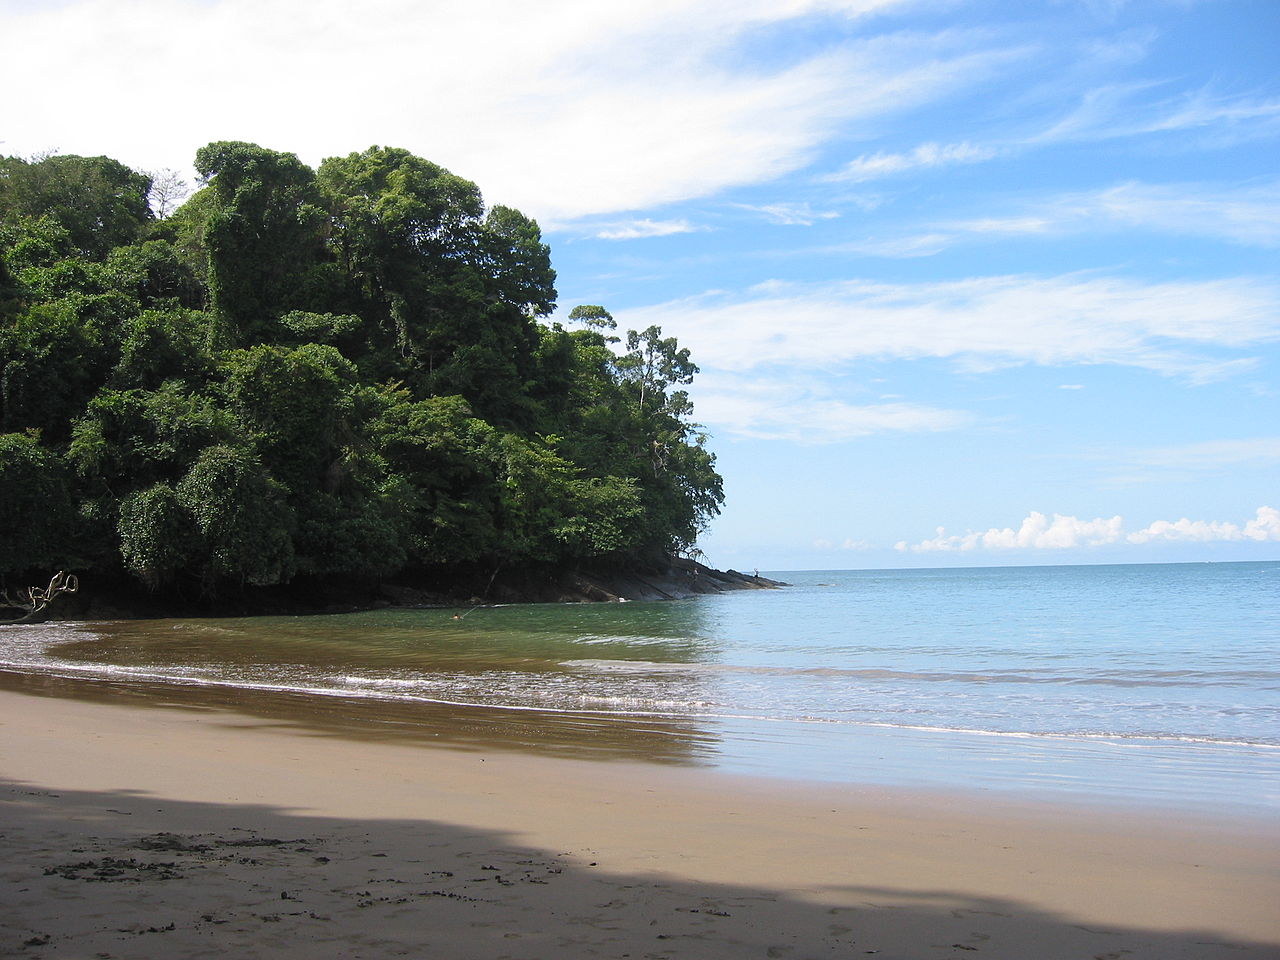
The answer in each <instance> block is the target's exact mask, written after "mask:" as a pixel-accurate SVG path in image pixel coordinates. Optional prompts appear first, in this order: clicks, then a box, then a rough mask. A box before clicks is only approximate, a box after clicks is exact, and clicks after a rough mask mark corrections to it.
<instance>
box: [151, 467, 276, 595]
mask: <svg viewBox="0 0 1280 960" xmlns="http://www.w3.org/2000/svg"><path fill="white" fill-rule="evenodd" d="M174 492H175V494H176V497H175V499H176V501H177V504H178V505H179V506H181V507H182V508H184V509H185V510H186V511H187V512H188V513H189V514H190V515H191V517H192V518H193V519H194V521H195V528H196V530H197V531H198V540H197V545H196V547H195V549H194V551H193V552H192V553H189V554H188V555H187V564H188V566H189V567H194V568H195V569H196V570H197V571H198V572H199V574H200V577H201V581H202V583H203V585H204V588H205V590H206V591H207V592H212V591H213V590H214V589H216V586H217V584H218V583H219V582H220V581H230V582H232V583H238V584H240V585H244V584H253V585H255V586H264V585H268V584H274V583H287V582H288V580H289V579H290V578H291V577H292V576H293V571H294V555H293V540H292V537H291V530H292V526H293V516H292V514H291V513H290V512H289V509H288V508H287V507H286V506H285V503H284V490H283V489H282V488H281V487H280V485H279V484H278V483H276V482H275V481H274V480H272V479H271V478H270V477H269V476H268V475H267V473H266V471H265V470H264V469H263V468H262V464H261V463H260V462H259V461H258V459H257V458H256V457H255V456H253V454H252V453H250V452H248V451H246V450H243V449H236V448H234V447H210V448H208V449H207V450H205V451H204V453H202V454H201V455H200V458H199V459H198V460H197V461H196V462H195V464H194V465H193V466H192V467H191V469H190V470H189V471H188V472H187V475H186V476H185V477H183V478H182V480H181V481H180V482H179V483H178V485H177V487H176V489H175V491H174Z"/></svg>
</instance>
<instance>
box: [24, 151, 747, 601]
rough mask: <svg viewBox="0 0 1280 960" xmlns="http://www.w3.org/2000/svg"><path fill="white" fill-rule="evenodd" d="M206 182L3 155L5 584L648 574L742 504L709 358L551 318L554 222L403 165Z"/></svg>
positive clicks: (201, 163) (217, 156) (605, 317)
mask: <svg viewBox="0 0 1280 960" xmlns="http://www.w3.org/2000/svg"><path fill="white" fill-rule="evenodd" d="M196 167H197V169H198V171H199V173H200V177H201V180H202V183H203V187H202V189H200V190H198V191H197V192H196V193H195V194H194V195H192V196H191V197H190V199H188V200H187V202H186V203H185V204H183V205H182V206H181V207H179V208H178V209H177V210H173V211H172V212H170V207H171V206H172V203H171V200H166V199H165V197H160V199H159V200H158V201H157V202H158V203H160V206H161V207H162V208H163V209H164V212H165V213H166V214H168V215H167V216H165V217H164V218H163V219H162V220H155V219H153V218H152V216H151V213H150V211H149V210H148V209H146V206H145V203H146V195H147V187H148V186H149V180H148V178H147V177H146V176H145V175H142V174H135V173H133V172H132V171H128V170H127V169H126V168H124V167H121V166H120V165H119V164H115V162H114V161H106V160H105V159H104V158H81V157H65V158H46V159H44V160H39V161H24V160H17V159H15V158H5V159H3V160H0V431H3V436H0V496H2V497H3V499H0V512H3V511H8V513H3V515H2V516H0V520H2V521H3V527H2V528H0V529H3V530H4V531H5V533H6V535H7V536H6V538H5V539H4V540H3V543H0V573H3V572H5V571H11V572H16V571H20V570H24V569H26V568H40V567H47V566H53V565H56V564H58V563H61V562H62V561H63V560H64V559H68V558H70V559H74V560H76V562H77V563H80V564H81V565H82V569H83V568H84V567H83V565H84V564H89V565H96V566H98V567H100V568H103V569H107V570H120V571H127V572H129V573H131V574H132V575H133V576H135V577H137V578H138V579H139V580H141V581H142V582H143V583H145V584H147V585H148V586H150V587H152V588H154V589H163V588H166V587H169V586H173V585H182V584H187V583H194V584H199V585H200V587H201V588H202V589H203V590H205V591H208V592H213V591H216V590H217V589H219V588H220V587H222V588H225V587H226V586H228V585H264V584H277V583H286V582H288V581H289V580H290V578H292V577H294V576H296V575H298V574H305V575H308V576H312V577H343V578H348V579H349V578H360V579H371V580H376V579H380V578H385V577H392V576H396V575H401V574H404V573H405V572H406V571H409V570H414V571H418V572H420V573H421V572H424V571H429V570H430V569H432V568H440V567H445V566H451V565H458V564H463V565H470V566H472V567H475V568H481V569H490V568H493V567H495V566H497V565H500V564H512V565H514V564H521V563H541V564H549V565H551V564H554V565H571V564H575V563H579V562H585V561H599V560H606V561H608V562H612V563H625V562H628V561H634V560H637V559H643V560H652V559H659V558H661V557H663V556H664V555H666V554H668V553H670V552H671V551H674V550H680V549H686V548H689V547H691V546H692V545H693V542H694V539H695V538H696V536H697V535H698V533H699V532H700V531H701V530H702V528H703V527H704V525H705V524H706V522H707V521H708V520H709V519H710V518H711V517H713V516H714V515H715V514H716V512H717V511H718V510H719V506H720V503H721V502H722V500H723V492H722V490H721V484H720V478H719V476H718V475H717V474H716V472H715V469H714V465H715V458H714V457H713V456H712V455H711V454H710V453H709V452H708V451H707V450H706V449H705V447H704V438H703V436H702V435H701V434H700V433H699V431H698V427H697V425H696V424H694V423H692V422H691V420H690V417H691V413H692V408H691V406H690V404H689V401H688V396H687V395H686V394H685V393H684V392H683V391H682V390H679V389H677V388H678V387H679V386H682V385H684V384H687V383H689V382H690V380H691V379H692V377H693V375H694V374H695V373H696V372H697V367H696V366H695V365H694V364H693V362H692V360H691V359H690V357H689V351H688V350H687V349H682V348H681V347H680V346H679V344H678V343H677V342H676V341H675V339H674V338H671V337H663V336H662V331H661V330H660V329H658V328H656V327H651V328H649V329H648V330H645V331H642V332H639V333H637V332H635V331H630V332H629V333H628V334H627V335H626V340H625V342H623V341H622V340H620V338H619V337H617V336H613V335H612V333H611V331H613V330H614V329H615V328H616V324H615V322H614V320H613V317H612V316H611V315H610V313H609V312H608V311H607V310H606V309H605V308H604V307H602V306H599V305H583V306H579V307H575V308H574V309H573V310H572V311H571V312H570V314H569V318H568V319H569V320H570V321H571V322H572V324H573V326H572V328H571V329H565V328H564V327H562V326H561V325H560V324H546V323H543V322H540V318H544V317H546V316H547V315H548V314H549V313H550V312H551V311H552V310H553V309H554V307H555V300H556V291H555V272H554V270H553V269H552V268H551V259H550V251H549V250H548V248H547V246H546V244H545V243H544V242H543V241H542V237H541V233H540V231H539V229H538V225H537V224H536V223H535V222H534V221H532V220H530V219H528V218H527V217H525V216H523V215H522V214H521V213H519V212H518V211H516V210H513V209H510V208H508V207H501V206H495V207H493V208H490V209H486V207H485V205H484V202H483V199H482V198H481V196H480V191H479V190H478V189H477V188H476V186H475V184H473V183H470V182H469V181H467V180H464V179H462V178H461V177H458V176H455V175H454V174H452V173H450V172H449V171H447V170H445V169H443V168H442V167H439V166H437V165H436V164H433V163H430V162H429V161H426V160H423V159H421V158H419V157H415V156H414V155H413V154H411V153H409V152H408V151H405V150H400V149H395V148H389V147H372V148H370V149H369V150H366V151H364V152H362V153H354V154H351V155H349V156H346V157H338V158H332V159H329V160H326V161H325V162H324V163H323V164H322V165H321V167H320V169H319V171H318V172H313V171H311V170H310V169H308V168H307V167H306V166H305V165H304V164H302V163H301V162H300V161H299V160H298V158H297V157H296V156H294V155H293V154H289V153H280V152H276V151H273V150H267V149H265V148H262V147H259V146H257V145H254V144H249V143H239V142H218V143H212V144H210V145H209V146H207V147H205V148H203V149H202V150H200V151H199V152H198V153H197V156H196ZM166 189H167V188H166ZM162 192H163V191H162ZM165 196H168V194H166V195H165ZM620 344H621V346H619V345H620ZM10 530H14V531H18V532H15V533H12V534H10V533H9V531H10Z"/></svg>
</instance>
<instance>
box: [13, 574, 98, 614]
mask: <svg viewBox="0 0 1280 960" xmlns="http://www.w3.org/2000/svg"><path fill="white" fill-rule="evenodd" d="M79 589H80V578H79V577H77V576H76V575H75V574H74V573H63V572H62V571H61V570H59V571H58V572H57V573H55V574H54V575H53V578H52V579H50V581H49V586H47V587H45V588H44V589H43V590H42V589H40V588H39V587H27V589H26V593H25V595H23V594H22V593H19V594H18V596H17V597H13V596H11V595H10V594H9V591H8V589H7V588H6V589H5V590H4V591H2V592H0V609H9V610H22V611H24V612H23V614H22V615H21V616H18V617H15V618H13V619H12V620H10V621H9V622H10V623H23V622H28V621H31V620H42V619H44V617H43V616H42V614H43V613H44V610H45V608H46V607H48V606H49V604H51V603H52V602H53V601H54V599H55V598H57V597H59V596H61V595H62V594H64V593H75V592H76V591H77V590H79Z"/></svg>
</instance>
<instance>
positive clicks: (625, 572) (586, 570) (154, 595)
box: [0, 557, 789, 626]
mask: <svg viewBox="0 0 1280 960" xmlns="http://www.w3.org/2000/svg"><path fill="white" fill-rule="evenodd" d="M72 572H73V573H74V571H72ZM59 576H61V574H59ZM80 580H81V581H82V589H78V590H76V591H75V592H72V593H68V594H60V595H59V596H58V597H57V599H56V600H54V601H53V602H52V603H50V604H49V606H48V607H46V608H44V609H43V610H42V611H40V612H38V613H36V614H34V615H28V616H26V617H24V616H20V615H18V610H17V608H5V607H3V606H0V613H2V614H13V616H7V615H6V616H3V617H0V626H21V625H23V624H32V623H46V622H63V623H77V622H91V621H94V620H151V619H168V618H174V617H195V618H204V617H225V616H235V617H256V616H323V615H326V614H342V613H358V612H366V611H371V610H384V609H394V608H402V609H448V608H451V607H493V606H508V605H511V604H547V603H632V602H651V601H667V600H692V599H694V598H695V597H700V596H706V595H709V594H718V593H732V592H735V591H740V590H775V589H778V588H780V587H786V586H789V584H787V583H785V582H784V581H781V580H772V579H770V578H769V577H764V576H761V575H760V573H759V572H758V571H757V572H756V573H754V574H748V573H740V572H739V571H737V570H732V569H730V570H716V569H713V568H712V567H708V566H706V565H705V564H702V563H699V562H698V561H696V560H690V559H688V558H685V557H670V558H668V560H667V561H666V562H665V563H663V564H660V565H650V566H644V565H634V566H631V567H626V568H621V567H619V568H614V567H599V568H591V567H582V566H577V567H565V568H559V567H536V566H527V567H523V568H518V569H511V570H507V571H502V570H501V569H499V570H495V571H493V572H492V573H491V574H489V575H487V576H486V575H485V574H483V573H477V572H475V571H470V572H460V571H434V572H431V573H428V574H424V575H422V576H420V577H417V578H403V577H401V578H393V579H391V580H388V581H382V582H376V583H373V582H370V583H354V582H347V581H332V580H325V579H319V580H309V579H307V578H302V577H300V578H297V579H295V580H294V581H291V582H290V583H288V584H281V585H277V586H274V587H248V588H245V587H241V588H240V589H239V590H238V591H237V590H226V589H224V591H223V592H222V593H220V594H218V595H216V596H215V595H213V594H210V595H208V596H198V597H192V596H182V595H181V594H174V593H172V592H166V591H158V592H152V591H149V590H147V589H146V588H145V587H144V586H143V585H142V584H141V583H140V582H139V581H136V580H134V579H132V578H130V577H127V576H125V575H120V574H117V575H115V576H111V577H107V578H106V579H105V583H104V582H102V581H99V582H96V583H95V581H94V580H93V579H92V578H91V577H90V576H89V575H88V574H84V575H82V576H81V577H80Z"/></svg>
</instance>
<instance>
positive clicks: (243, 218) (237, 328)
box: [196, 141, 328, 344]
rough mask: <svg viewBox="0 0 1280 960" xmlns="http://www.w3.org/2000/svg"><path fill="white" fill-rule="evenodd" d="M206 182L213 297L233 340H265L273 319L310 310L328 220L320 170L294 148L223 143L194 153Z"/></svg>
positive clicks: (206, 231)
mask: <svg viewBox="0 0 1280 960" xmlns="http://www.w3.org/2000/svg"><path fill="white" fill-rule="evenodd" d="M196 170H197V171H198V172H199V174H200V176H201V177H202V178H203V180H204V181H205V182H206V183H208V185H209V189H210V191H211V193H210V194H209V196H208V199H207V201H206V202H207V207H208V218H207V220H206V221H205V223H204V225H203V243H204V245H205V247H206V248H207V250H208V256H209V261H208V262H209V279H208V284H209V294H210V298H211V300H212V302H213V308H214V310H215V312H217V313H218V315H219V316H220V317H222V319H223V320H224V321H225V322H226V324H227V329H228V336H229V337H230V339H231V342H233V343H240V344H247V343H256V342H259V341H260V340H263V339H266V338H267V336H268V335H269V331H270V328H271V325H272V323H273V322H274V320H275V319H276V318H277V317H278V316H280V314H281V313H283V312H285V311H286V310H288V309H291V308H299V307H305V306H307V304H306V303H305V302H300V300H301V299H302V297H301V294H302V291H304V290H305V288H306V286H307V283H306V281H307V274H308V272H309V271H310V269H311V268H312V267H313V265H314V264H315V262H316V259H317V257H318V256H319V251H320V245H321V231H322V229H323V228H324V226H325V224H326V222H327V219H328V218H327V217H326V216H325V212H324V211H323V210H322V209H321V208H320V206H319V196H318V194H317V192H316V188H315V174H314V173H313V172H312V171H311V169H310V168H309V167H307V166H305V165H304V164H302V163H301V162H300V161H299V160H298V158H297V157H296V156H294V155H293V154H292V153H277V152H276V151H274V150H267V149H264V148H262V147H259V146H257V145H255V144H251V143H239V142H233V141H223V142H219V143H211V144H209V145H208V146H207V147H201V148H200V149H199V150H198V151H196Z"/></svg>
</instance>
